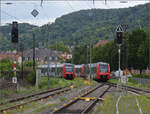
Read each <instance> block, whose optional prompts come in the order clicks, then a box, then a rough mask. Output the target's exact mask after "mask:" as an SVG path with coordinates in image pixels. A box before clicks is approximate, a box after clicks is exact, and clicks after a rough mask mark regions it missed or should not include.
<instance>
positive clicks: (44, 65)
mask: <svg viewBox="0 0 150 114" xmlns="http://www.w3.org/2000/svg"><path fill="white" fill-rule="evenodd" d="M62 66H63V64H57V67H62ZM48 67H50V68H55V67H56V64H49V65H47V64H43V65H38V68H48Z"/></svg>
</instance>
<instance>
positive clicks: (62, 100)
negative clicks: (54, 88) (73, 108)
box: [59, 96, 67, 102]
mask: <svg viewBox="0 0 150 114" xmlns="http://www.w3.org/2000/svg"><path fill="white" fill-rule="evenodd" d="M59 99H60V101H61V102H64V101H66V100H67V98H66V97H63V96H62V97H60V98H59Z"/></svg>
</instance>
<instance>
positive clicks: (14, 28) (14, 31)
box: [11, 21, 18, 43]
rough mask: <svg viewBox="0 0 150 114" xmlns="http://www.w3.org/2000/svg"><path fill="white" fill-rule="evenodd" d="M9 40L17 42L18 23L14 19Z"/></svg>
mask: <svg viewBox="0 0 150 114" xmlns="http://www.w3.org/2000/svg"><path fill="white" fill-rule="evenodd" d="M11 42H12V43H18V23H17V22H16V21H14V22H13V23H12V30H11Z"/></svg>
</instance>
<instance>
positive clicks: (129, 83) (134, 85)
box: [109, 78, 150, 89]
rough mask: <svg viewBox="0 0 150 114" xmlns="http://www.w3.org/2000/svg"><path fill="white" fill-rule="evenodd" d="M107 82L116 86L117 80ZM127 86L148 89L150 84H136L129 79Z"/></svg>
mask: <svg viewBox="0 0 150 114" xmlns="http://www.w3.org/2000/svg"><path fill="white" fill-rule="evenodd" d="M109 82H111V83H115V84H117V83H118V80H117V79H111V80H109ZM127 85H128V86H133V87H137V88H141V89H150V83H148V84H146V85H142V84H139V83H136V81H135V80H134V79H132V78H129V80H128V83H127Z"/></svg>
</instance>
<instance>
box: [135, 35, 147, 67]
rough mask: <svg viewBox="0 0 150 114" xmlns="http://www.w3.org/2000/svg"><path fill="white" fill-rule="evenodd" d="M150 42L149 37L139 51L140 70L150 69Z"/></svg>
mask: <svg viewBox="0 0 150 114" xmlns="http://www.w3.org/2000/svg"><path fill="white" fill-rule="evenodd" d="M149 40H150V37H149V36H147V38H146V40H145V41H143V42H142V43H141V44H140V46H139V48H138V50H137V57H138V61H139V68H140V69H146V68H147V67H149V49H150V43H149Z"/></svg>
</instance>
